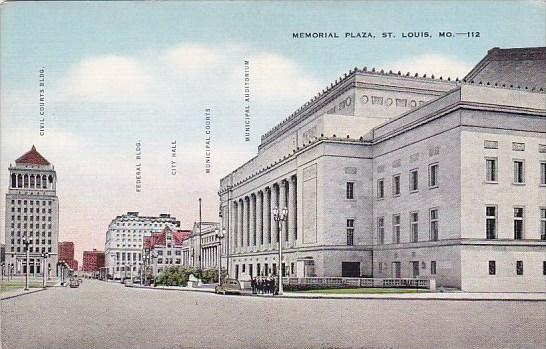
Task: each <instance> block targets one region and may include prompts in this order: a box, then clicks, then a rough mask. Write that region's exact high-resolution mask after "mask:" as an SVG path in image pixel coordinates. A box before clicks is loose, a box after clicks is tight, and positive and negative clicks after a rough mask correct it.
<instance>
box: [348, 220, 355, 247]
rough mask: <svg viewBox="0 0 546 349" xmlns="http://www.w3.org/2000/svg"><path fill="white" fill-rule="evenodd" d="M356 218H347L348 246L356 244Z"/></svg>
mask: <svg viewBox="0 0 546 349" xmlns="http://www.w3.org/2000/svg"><path fill="white" fill-rule="evenodd" d="M354 234H355V220H354V219H347V246H353V245H354Z"/></svg>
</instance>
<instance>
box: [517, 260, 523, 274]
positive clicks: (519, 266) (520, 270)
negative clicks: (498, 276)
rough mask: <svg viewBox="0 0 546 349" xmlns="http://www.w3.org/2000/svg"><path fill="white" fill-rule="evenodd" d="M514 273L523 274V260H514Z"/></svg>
mask: <svg viewBox="0 0 546 349" xmlns="http://www.w3.org/2000/svg"><path fill="white" fill-rule="evenodd" d="M516 274H517V275H523V261H516Z"/></svg>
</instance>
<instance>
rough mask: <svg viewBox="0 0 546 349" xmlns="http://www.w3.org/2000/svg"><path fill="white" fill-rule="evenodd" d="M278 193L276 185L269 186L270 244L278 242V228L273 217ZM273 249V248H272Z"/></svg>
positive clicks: (277, 204) (277, 203)
mask: <svg viewBox="0 0 546 349" xmlns="http://www.w3.org/2000/svg"><path fill="white" fill-rule="evenodd" d="M278 192H279V186H278V185H272V186H271V210H270V211H269V212H271V220H270V221H271V244H272V245H273V244H275V243H276V242H278V237H277V234H278V233H279V227H278V225H277V222H276V221H275V217H274V216H273V209H274V208H275V207H277V208H278V207H279V197H278V195H277V194H278ZM272 247H273V246H272Z"/></svg>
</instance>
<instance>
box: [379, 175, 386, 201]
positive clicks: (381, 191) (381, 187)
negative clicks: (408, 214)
mask: <svg viewBox="0 0 546 349" xmlns="http://www.w3.org/2000/svg"><path fill="white" fill-rule="evenodd" d="M384 197H385V180H384V179H383V178H381V179H378V180H377V198H378V199H383V198H384Z"/></svg>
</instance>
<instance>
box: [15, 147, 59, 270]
mask: <svg viewBox="0 0 546 349" xmlns="http://www.w3.org/2000/svg"><path fill="white" fill-rule="evenodd" d="M56 190H57V174H56V172H55V167H54V166H53V165H52V164H51V163H50V162H49V161H47V160H46V159H45V158H44V157H43V156H42V155H41V154H40V153H39V152H38V151H37V150H36V148H35V147H34V146H32V148H31V149H30V150H29V151H28V152H26V153H25V154H23V155H22V156H21V157H19V158H18V159H17V160H15V165H14V166H12V165H11V164H10V166H9V185H8V192H7V194H6V212H5V214H6V219H5V224H6V225H5V239H6V264H7V265H9V266H13V270H14V273H15V274H16V275H17V274H23V273H25V272H26V268H27V266H26V257H25V244H24V241H25V238H26V239H27V240H28V241H29V242H30V243H29V245H28V248H29V253H30V267H29V271H30V273H31V274H40V273H42V271H43V267H42V257H41V254H42V253H49V254H50V256H49V258H48V264H49V268H51V275H52V276H56V275H57V268H56V265H57V260H58V255H57V254H58V245H57V244H58V239H59V200H58V198H57V192H56Z"/></svg>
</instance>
